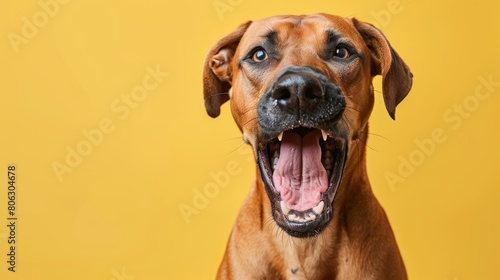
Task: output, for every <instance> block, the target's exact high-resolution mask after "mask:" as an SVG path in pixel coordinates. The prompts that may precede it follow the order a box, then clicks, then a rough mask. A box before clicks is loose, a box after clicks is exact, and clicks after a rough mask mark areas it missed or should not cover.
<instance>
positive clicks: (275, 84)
mask: <svg viewBox="0 0 500 280" xmlns="http://www.w3.org/2000/svg"><path fill="white" fill-rule="evenodd" d="M375 75H382V77H383V79H382V87H383V96H384V101H385V106H386V108H387V111H388V112H389V115H390V116H391V117H392V118H395V110H396V106H397V105H398V104H399V103H400V102H401V101H402V100H403V99H404V98H405V96H406V95H407V94H408V92H409V90H410V88H411V84H412V74H411V72H410V70H409V68H408V67H407V66H406V64H405V63H404V62H403V61H402V60H401V58H400V57H399V56H398V54H397V53H396V52H395V51H394V50H393V49H392V47H391V45H390V44H389V42H388V41H387V39H386V38H385V37H384V35H383V34H382V33H381V32H380V30H378V29H377V28H375V27H373V26H372V25H370V24H367V23H364V22H360V21H358V20H356V19H347V18H341V17H337V16H332V15H326V14H316V15H310V16H279V17H272V18H268V19H264V20H261V21H256V22H247V23H245V24H243V25H241V26H240V27H238V28H237V29H236V30H235V31H233V32H232V33H230V34H228V35H227V36H225V37H224V38H222V39H220V40H219V41H218V42H216V43H215V45H214V46H213V47H212V49H211V50H210V51H209V53H208V55H207V58H206V61H205V65H204V73H203V86H204V98H205V106H206V109H207V112H208V114H209V115H210V116H211V117H217V116H218V115H219V114H220V106H221V105H222V104H223V103H224V102H226V101H228V100H230V103H231V112H232V115H233V117H234V119H235V121H236V123H237V125H238V127H239V128H240V130H241V131H242V133H243V139H244V141H245V142H247V143H249V144H251V145H252V147H253V149H254V153H255V156H256V159H257V162H258V166H259V170H260V175H261V176H260V177H261V178H260V180H261V181H262V182H263V184H264V186H265V188H266V192H267V194H268V196H269V199H270V202H271V206H272V211H273V218H274V220H275V221H276V223H277V224H278V225H279V226H280V227H281V228H283V229H284V230H285V231H286V232H287V233H289V234H290V235H292V236H296V237H306V236H312V235H315V234H317V233H319V232H321V230H322V229H323V228H324V227H325V226H326V225H327V224H328V222H329V221H330V220H331V218H332V216H333V202H334V198H335V195H336V192H337V189H338V187H339V185H340V183H341V181H342V177H343V174H344V169H345V167H346V165H347V164H348V159H349V158H350V157H351V154H352V152H351V150H353V149H350V147H351V146H352V145H353V143H354V142H356V141H360V140H359V139H361V141H363V140H366V133H367V124H368V118H369V116H370V114H371V111H372V107H373V102H374V100H373V99H374V96H373V95H374V94H373V87H372V78H373V76H375Z"/></svg>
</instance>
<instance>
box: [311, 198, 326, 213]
mask: <svg viewBox="0 0 500 280" xmlns="http://www.w3.org/2000/svg"><path fill="white" fill-rule="evenodd" d="M324 207H325V203H324V202H323V200H322V201H320V202H319V203H318V205H316V206H315V207H313V211H314V213H316V214H318V215H320V214H321V213H323V208H324Z"/></svg>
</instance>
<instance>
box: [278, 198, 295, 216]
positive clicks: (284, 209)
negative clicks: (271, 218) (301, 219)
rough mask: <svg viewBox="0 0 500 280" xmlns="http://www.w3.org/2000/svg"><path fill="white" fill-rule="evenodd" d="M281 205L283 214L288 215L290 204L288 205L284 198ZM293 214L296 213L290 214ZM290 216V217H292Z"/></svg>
mask: <svg viewBox="0 0 500 280" xmlns="http://www.w3.org/2000/svg"><path fill="white" fill-rule="evenodd" d="M280 206H281V212H283V214H285V215H288V213H290V208H288V206H286V204H285V202H284V201H283V200H282V201H281V202H280ZM292 215H294V214H291V215H290V216H292ZM290 216H288V218H289V219H290ZM294 216H295V215H294Z"/></svg>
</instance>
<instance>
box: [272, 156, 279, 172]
mask: <svg viewBox="0 0 500 280" xmlns="http://www.w3.org/2000/svg"><path fill="white" fill-rule="evenodd" d="M279 159H280V158H279V157H275V158H274V159H273V168H274V169H276V165H278V160H279Z"/></svg>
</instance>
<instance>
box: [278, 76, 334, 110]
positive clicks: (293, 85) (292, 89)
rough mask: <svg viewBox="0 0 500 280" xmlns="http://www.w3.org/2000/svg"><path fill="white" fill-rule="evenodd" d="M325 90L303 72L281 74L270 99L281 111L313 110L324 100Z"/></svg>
mask: <svg viewBox="0 0 500 280" xmlns="http://www.w3.org/2000/svg"><path fill="white" fill-rule="evenodd" d="M324 96H325V90H324V86H323V85H322V83H321V81H320V80H319V79H318V78H316V77H314V76H313V75H311V74H310V73H304V72H302V73H301V72H289V73H285V74H283V75H282V76H281V77H279V78H278V80H277V81H276V83H275V86H274V89H273V91H272V92H271V98H274V99H275V100H277V103H278V106H279V107H281V109H286V108H297V107H299V108H300V109H307V110H311V109H314V108H315V107H316V106H317V105H318V104H320V103H321V101H322V100H323V99H324Z"/></svg>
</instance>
